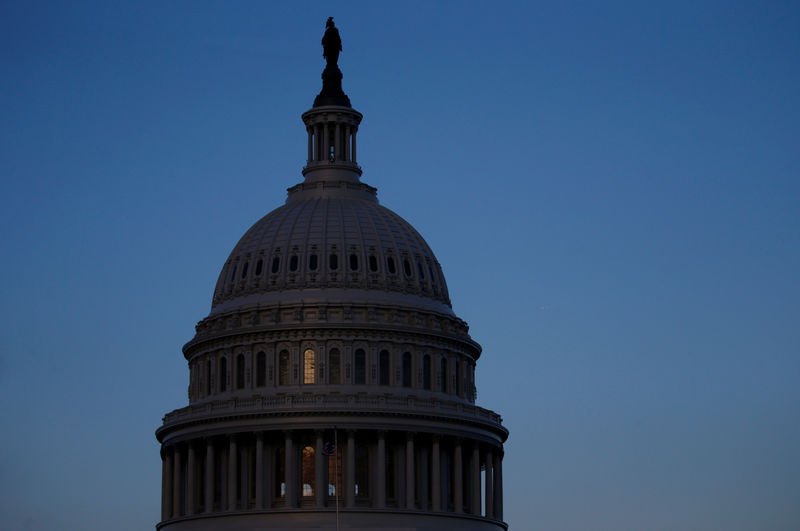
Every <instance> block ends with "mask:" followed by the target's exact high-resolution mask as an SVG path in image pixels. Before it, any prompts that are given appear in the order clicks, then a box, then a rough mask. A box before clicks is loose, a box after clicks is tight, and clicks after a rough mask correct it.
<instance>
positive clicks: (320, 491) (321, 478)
mask: <svg viewBox="0 0 800 531" xmlns="http://www.w3.org/2000/svg"><path fill="white" fill-rule="evenodd" d="M314 434H315V435H316V436H317V441H316V445H315V447H314V484H315V485H314V488H315V489H316V492H315V493H314V494H316V498H317V507H325V501H326V500H327V495H328V482H327V481H326V480H325V476H326V474H325V472H327V471H328V467H327V466H325V465H326V464H327V463H326V460H325V455H324V454H323V453H322V452H323V450H324V445H325V441H324V439H323V435H324V432H323V431H322V430H316V431H315V432H314Z"/></svg>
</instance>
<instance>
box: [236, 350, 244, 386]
mask: <svg viewBox="0 0 800 531" xmlns="http://www.w3.org/2000/svg"><path fill="white" fill-rule="evenodd" d="M236 389H244V354H239V355H238V356H236Z"/></svg>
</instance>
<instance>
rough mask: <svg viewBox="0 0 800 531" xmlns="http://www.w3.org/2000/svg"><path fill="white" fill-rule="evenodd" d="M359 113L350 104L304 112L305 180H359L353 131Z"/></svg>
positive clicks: (356, 125)
mask: <svg viewBox="0 0 800 531" xmlns="http://www.w3.org/2000/svg"><path fill="white" fill-rule="evenodd" d="M361 118H362V116H361V113H359V112H358V111H355V110H353V109H351V108H349V107H337V106H325V107H315V108H314V109H311V110H310V111H307V112H305V113H304V114H303V123H305V124H306V133H307V134H308V157H307V160H306V166H305V168H303V175H304V176H305V178H306V182H314V181H352V182H358V181H359V177H360V176H361V168H360V167H359V166H358V163H357V157H356V134H357V133H358V124H359V123H361Z"/></svg>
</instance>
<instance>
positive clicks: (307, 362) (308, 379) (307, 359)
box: [303, 348, 316, 384]
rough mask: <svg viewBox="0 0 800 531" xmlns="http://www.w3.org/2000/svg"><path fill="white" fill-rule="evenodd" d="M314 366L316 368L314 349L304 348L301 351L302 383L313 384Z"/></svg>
mask: <svg viewBox="0 0 800 531" xmlns="http://www.w3.org/2000/svg"><path fill="white" fill-rule="evenodd" d="M315 368H316V358H315V356H314V351H313V350H311V349H310V348H309V349H306V351H305V352H303V383H304V384H313V383H314V381H315Z"/></svg>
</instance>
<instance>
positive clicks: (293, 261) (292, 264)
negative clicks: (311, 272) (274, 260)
mask: <svg viewBox="0 0 800 531" xmlns="http://www.w3.org/2000/svg"><path fill="white" fill-rule="evenodd" d="M289 271H297V255H296V254H293V255H292V256H291V258H289Z"/></svg>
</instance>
